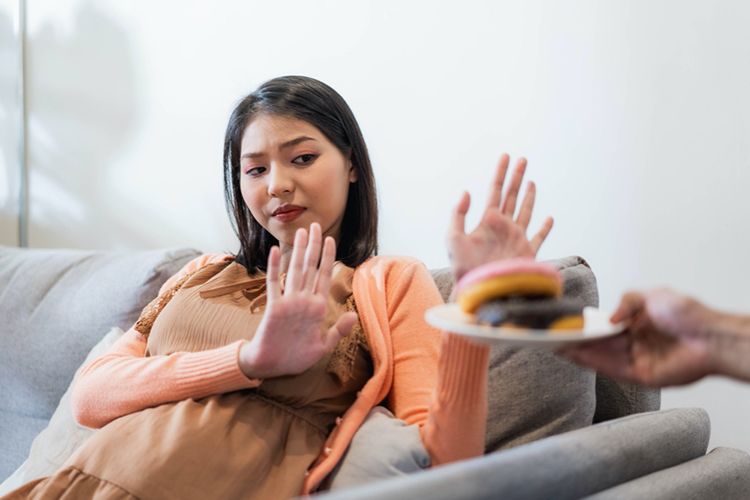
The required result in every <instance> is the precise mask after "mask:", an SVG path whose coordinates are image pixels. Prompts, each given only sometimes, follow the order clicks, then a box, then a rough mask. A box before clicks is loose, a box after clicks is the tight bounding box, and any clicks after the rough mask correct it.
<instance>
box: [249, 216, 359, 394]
mask: <svg viewBox="0 0 750 500" xmlns="http://www.w3.org/2000/svg"><path fill="white" fill-rule="evenodd" d="M321 239H322V235H321V228H320V225H319V224H317V223H313V224H311V225H310V234H309V241H308V233H307V231H306V230H304V229H298V230H297V233H296V235H295V238H294V249H293V251H292V257H291V261H290V263H289V272H288V274H287V279H286V283H285V287H284V293H283V294H282V293H281V287H280V285H279V268H280V263H281V256H280V252H279V248H278V247H275V246H274V247H272V248H271V252H270V254H269V256H268V272H267V275H266V289H267V293H268V299H267V301H266V309H265V312H264V314H263V319H262V320H261V323H260V325H259V326H258V329H257V331H256V332H255V336H254V337H253V339H252V340H251V341H249V342H246V343H245V344H244V345H243V346H242V347H241V348H240V355H239V356H240V359H239V362H240V369H241V370H242V372H243V373H244V374H245V375H246V376H247V377H248V378H253V379H261V378H271V377H280V376H283V375H295V374H298V373H302V372H304V371H305V370H307V369H308V368H310V367H311V366H312V365H314V364H315V363H316V362H318V361H319V360H320V359H321V358H322V357H323V356H324V355H326V354H327V353H328V352H330V351H331V350H332V349H333V348H334V347H335V346H336V344H337V343H338V342H339V340H341V339H342V338H343V337H345V336H346V335H348V334H349V332H350V331H351V329H352V327H353V326H354V324H355V323H356V321H357V315H356V313H352V312H349V313H346V314H343V315H342V316H341V317H340V318H339V319H338V321H336V324H334V325H333V326H332V327H331V328H328V329H325V330H324V329H323V319H324V318H325V315H326V309H327V305H328V291H329V288H330V285H331V276H332V273H333V265H334V262H335V260H336V242H335V240H334V239H333V238H331V237H330V236H329V237H327V238H326V239H325V243H324V244H323V245H322V246H323V248H322V252H323V258H322V259H320V254H321V243H322V242H321ZM319 259H320V267H319V268H318V260H319Z"/></svg>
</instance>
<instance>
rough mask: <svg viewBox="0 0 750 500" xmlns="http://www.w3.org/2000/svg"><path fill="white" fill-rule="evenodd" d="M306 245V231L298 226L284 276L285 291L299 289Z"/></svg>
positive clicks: (302, 274)
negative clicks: (285, 275)
mask: <svg viewBox="0 0 750 500" xmlns="http://www.w3.org/2000/svg"><path fill="white" fill-rule="evenodd" d="M306 247H307V231H306V230H304V229H302V228H300V229H297V232H296V233H295V234H294V248H293V249H292V258H291V261H290V262H289V272H288V274H287V277H286V287H285V293H286V291H290V290H299V289H300V287H301V285H302V279H303V277H304V260H305V249H306Z"/></svg>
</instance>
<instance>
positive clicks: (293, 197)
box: [240, 115, 357, 247]
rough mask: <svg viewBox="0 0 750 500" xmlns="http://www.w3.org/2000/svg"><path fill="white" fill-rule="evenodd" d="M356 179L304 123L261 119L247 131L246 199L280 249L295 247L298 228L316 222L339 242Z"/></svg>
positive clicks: (244, 140)
mask: <svg viewBox="0 0 750 500" xmlns="http://www.w3.org/2000/svg"><path fill="white" fill-rule="evenodd" d="M356 180H357V175H356V171H355V169H354V168H352V165H351V161H350V160H349V159H348V158H346V157H345V156H344V155H343V154H342V153H341V151H339V149H338V148H337V147H336V146H334V145H333V143H331V141H329V140H328V138H326V136H325V135H323V133H322V132H321V131H320V130H318V129H317V128H316V127H315V126H313V125H310V124H309V123H307V122H305V121H302V120H297V119H295V118H288V117H280V116H273V115H259V116H257V117H256V118H255V119H253V120H252V121H251V122H250V123H249V124H248V125H247V127H246V128H245V132H244V133H243V135H242V144H241V146H240V188H241V190H242V198H243V199H244V201H245V204H246V205H247V207H248V208H249V209H250V212H251V213H252V214H253V217H255V220H257V221H258V223H260V225H261V226H263V227H264V228H265V229H266V230H267V231H268V232H269V233H271V234H272V235H273V236H274V237H275V238H276V239H278V240H279V243H280V244H281V245H282V246H287V247H291V246H292V245H293V243H294V234H295V232H296V230H297V229H299V228H306V229H308V228H309V227H310V224H311V223H312V222H317V223H319V224H320V226H321V228H322V230H323V236H324V237H325V236H333V237H334V238H335V239H336V241H337V242H338V241H339V234H340V230H341V221H342V219H343V218H344V209H345V208H346V201H347V197H348V194H349V184H350V183H352V182H355V181H356Z"/></svg>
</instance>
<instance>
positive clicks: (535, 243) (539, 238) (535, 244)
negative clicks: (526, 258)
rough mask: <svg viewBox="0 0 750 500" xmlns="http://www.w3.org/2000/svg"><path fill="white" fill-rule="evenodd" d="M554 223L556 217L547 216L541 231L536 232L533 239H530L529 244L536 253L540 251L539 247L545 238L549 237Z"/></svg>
mask: <svg viewBox="0 0 750 500" xmlns="http://www.w3.org/2000/svg"><path fill="white" fill-rule="evenodd" d="M554 223H555V221H554V219H552V217H547V218H546V219H544V222H543V223H542V227H541V228H540V229H539V232H538V233H536V234H535V235H534V237H533V238H531V241H529V245H530V246H531V250H533V251H534V255H536V254H537V252H539V248H540V247H541V246H542V243H544V240H546V239H547V235H549V232H550V231H552V225H553V224H554Z"/></svg>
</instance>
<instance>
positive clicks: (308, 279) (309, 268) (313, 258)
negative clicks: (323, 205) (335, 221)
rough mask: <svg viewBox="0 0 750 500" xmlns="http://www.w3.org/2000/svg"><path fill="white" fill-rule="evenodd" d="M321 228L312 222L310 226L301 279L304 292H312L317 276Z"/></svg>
mask: <svg viewBox="0 0 750 500" xmlns="http://www.w3.org/2000/svg"><path fill="white" fill-rule="evenodd" d="M321 239H322V234H321V228H320V224H318V223H317V222H313V223H312V224H310V241H309V242H308V244H307V252H306V253H305V268H304V270H305V272H304V278H303V286H304V288H305V290H307V291H310V292H311V291H312V290H313V288H314V287H315V281H316V279H317V275H318V272H317V271H318V261H319V260H320V252H321Z"/></svg>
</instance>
